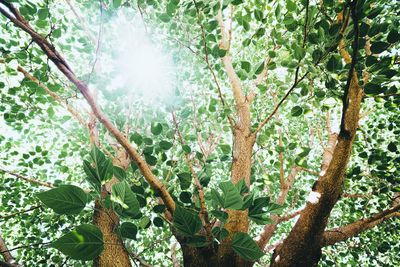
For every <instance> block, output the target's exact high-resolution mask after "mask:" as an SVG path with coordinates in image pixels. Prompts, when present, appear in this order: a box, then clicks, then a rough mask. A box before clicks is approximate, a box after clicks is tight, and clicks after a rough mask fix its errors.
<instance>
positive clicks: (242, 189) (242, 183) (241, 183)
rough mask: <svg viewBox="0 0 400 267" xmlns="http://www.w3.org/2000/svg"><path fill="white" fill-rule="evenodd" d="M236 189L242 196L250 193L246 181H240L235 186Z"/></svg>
mask: <svg viewBox="0 0 400 267" xmlns="http://www.w3.org/2000/svg"><path fill="white" fill-rule="evenodd" d="M235 187H236V189H237V190H238V191H239V193H240V194H241V195H243V194H245V193H248V192H249V188H248V187H247V185H246V182H245V180H244V179H242V180H240V181H239V182H237V183H236V184H235Z"/></svg>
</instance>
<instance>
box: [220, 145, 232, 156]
mask: <svg viewBox="0 0 400 267" xmlns="http://www.w3.org/2000/svg"><path fill="white" fill-rule="evenodd" d="M219 147H220V148H221V150H222V153H224V154H225V155H227V154H229V153H231V146H230V145H225V144H221V145H219Z"/></svg>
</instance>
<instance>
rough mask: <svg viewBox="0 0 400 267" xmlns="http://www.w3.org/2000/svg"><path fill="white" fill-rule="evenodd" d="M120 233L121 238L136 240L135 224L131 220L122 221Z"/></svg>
mask: <svg viewBox="0 0 400 267" xmlns="http://www.w3.org/2000/svg"><path fill="white" fill-rule="evenodd" d="M120 233H121V236H122V237H123V238H129V239H133V240H136V234H137V226H136V225H134V224H133V223H131V222H124V223H122V224H121V226H120Z"/></svg>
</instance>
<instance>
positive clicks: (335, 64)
mask: <svg viewBox="0 0 400 267" xmlns="http://www.w3.org/2000/svg"><path fill="white" fill-rule="evenodd" d="M341 68H342V60H341V58H340V57H339V56H337V55H333V56H331V57H330V58H329V60H328V62H327V63H326V69H327V70H328V71H332V72H334V71H336V70H339V69H341Z"/></svg>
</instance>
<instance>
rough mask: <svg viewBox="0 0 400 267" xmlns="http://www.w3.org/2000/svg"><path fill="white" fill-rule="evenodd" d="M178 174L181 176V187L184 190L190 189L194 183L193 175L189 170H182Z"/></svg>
mask: <svg viewBox="0 0 400 267" xmlns="http://www.w3.org/2000/svg"><path fill="white" fill-rule="evenodd" d="M177 176H178V178H179V182H180V185H181V189H182V190H185V189H188V188H189V187H190V185H191V184H192V175H191V174H190V173H188V172H182V173H179V174H178V175H177Z"/></svg>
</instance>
